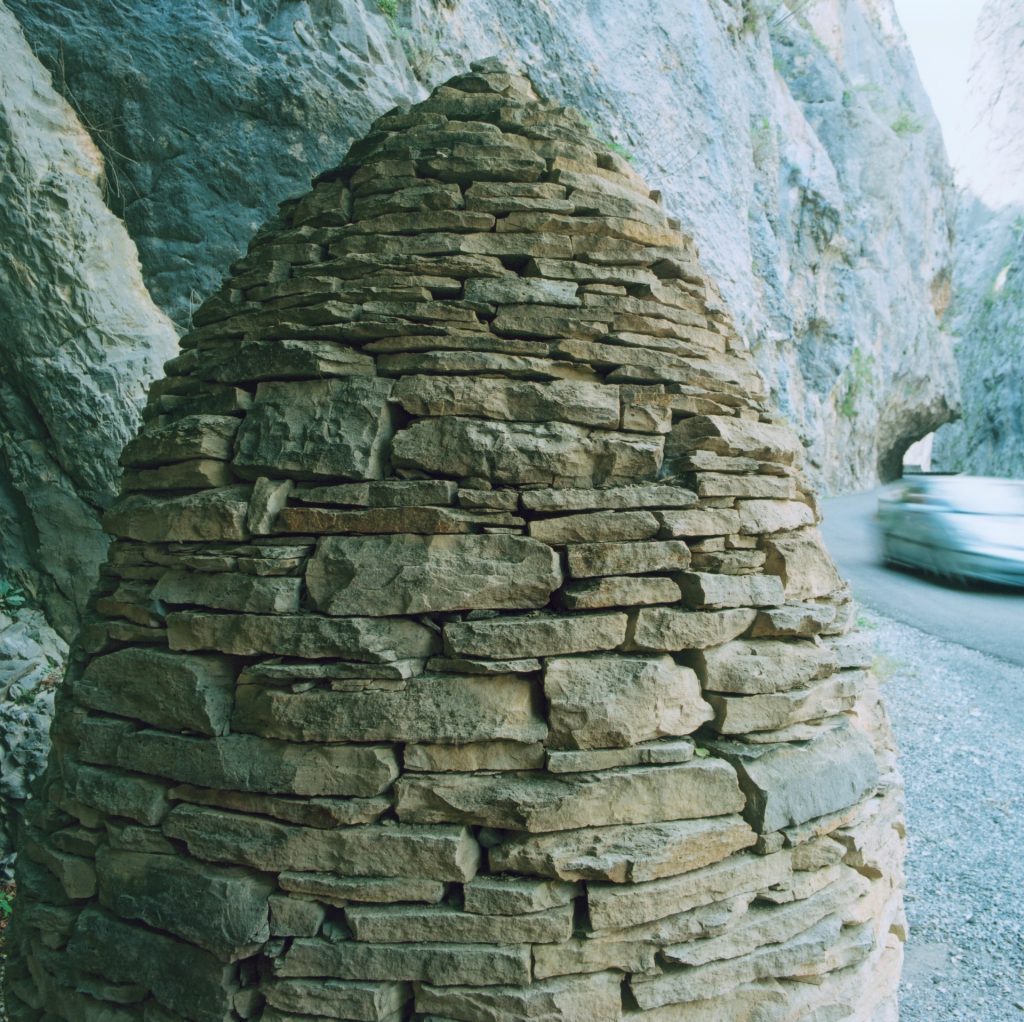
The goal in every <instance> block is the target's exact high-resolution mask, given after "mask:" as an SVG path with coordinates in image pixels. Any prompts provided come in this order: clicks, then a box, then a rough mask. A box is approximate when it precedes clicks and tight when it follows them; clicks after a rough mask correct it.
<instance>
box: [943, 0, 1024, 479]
mask: <svg viewBox="0 0 1024 1022" xmlns="http://www.w3.org/2000/svg"><path fill="white" fill-rule="evenodd" d="M1022 56H1024V11H1022V10H1021V7H1020V5H1019V4H1017V3H1013V2H1012V0H990V2H989V3H987V4H986V5H985V7H984V8H983V9H982V13H981V16H980V18H979V20H978V27H977V31H976V34H975V40H974V59H973V63H972V67H971V74H970V82H969V88H970V94H969V98H970V101H971V105H972V107H973V111H974V115H975V124H974V129H973V132H972V138H973V140H974V143H975V145H976V146H977V147H978V149H979V151H980V152H981V153H982V154H983V156H984V158H983V160H982V161H980V163H979V165H978V166H977V167H975V168H973V170H972V176H971V180H970V183H969V185H968V187H967V188H966V189H965V190H964V192H963V193H962V194H961V196H960V204H959V210H958V214H957V221H956V235H957V239H956V245H955V248H954V251H955V270H954V276H953V283H954V290H953V303H952V305H951V307H950V311H949V329H950V330H951V331H952V332H953V333H954V334H955V335H956V336H957V346H956V356H957V363H958V365H959V367H960V373H961V377H962V381H963V420H962V422H957V423H954V424H952V425H949V426H944V427H943V428H942V429H940V430H939V431H938V433H937V434H936V437H935V446H934V448H933V467H935V468H937V469H944V470H956V471H967V472H973V473H975V474H979V475H1000V476H1016V477H1024V371H1022V368H1021V366H1022V364H1024V60H1022Z"/></svg>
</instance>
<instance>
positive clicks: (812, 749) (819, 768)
mask: <svg viewBox="0 0 1024 1022" xmlns="http://www.w3.org/2000/svg"><path fill="white" fill-rule="evenodd" d="M708 745H709V747H711V748H713V749H714V751H715V753H716V754H717V755H720V756H724V757H725V758H726V759H728V760H729V762H730V763H732V764H733V765H734V766H735V767H736V770H737V772H738V773H739V776H740V785H741V787H742V788H743V791H744V793H745V794H746V796H747V809H746V812H745V815H746V818H747V820H748V821H749V822H750V825H751V826H752V827H753V828H754V829H755V830H757V831H758V832H759V833H770V832H771V831H774V830H781V829H782V828H784V827H791V826H794V825H796V824H800V823H806V822H807V821H808V820H813V819H814V818H815V817H818V816H825V815H826V814H828V813H834V812H838V811H839V810H840V809H846V808H847V807H848V806H852V805H853V804H854V803H856V802H859V801H860V800H861V799H862V798H863V797H864V796H865V795H867V794H869V793H870V792H872V791H874V789H875V788H876V787H877V785H878V767H877V765H876V763H875V753H874V749H873V748H872V746H871V741H870V739H869V738H868V737H867V735H865V734H864V733H863V732H862V731H859V730H857V729H855V728H852V727H849V726H847V727H843V728H837V729H835V730H832V731H829V732H826V733H825V734H824V735H822V736H821V737H820V738H816V739H815V740H814V741H810V742H804V743H793V744H780V745H743V744H740V743H739V742H724V741H723V742H717V741H716V742H709V743H708ZM809 777H813V778H814V779H815V781H814V783H813V784H809V783H808V780H807V779H808V778H809Z"/></svg>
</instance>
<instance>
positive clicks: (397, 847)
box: [163, 804, 480, 979]
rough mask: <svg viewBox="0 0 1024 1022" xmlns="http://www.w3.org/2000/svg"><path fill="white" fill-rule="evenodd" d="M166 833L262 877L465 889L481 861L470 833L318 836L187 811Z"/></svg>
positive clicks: (352, 830) (387, 829) (235, 816)
mask: <svg viewBox="0 0 1024 1022" xmlns="http://www.w3.org/2000/svg"><path fill="white" fill-rule="evenodd" d="M163 832H164V834H166V835H167V836H168V837H171V838H175V839H176V840H178V841H183V842H184V843H185V845H186V846H187V847H188V849H189V851H190V852H191V854H193V855H194V856H196V858H199V859H206V860H207V861H209V862H228V863H237V864H239V865H243V866H251V867H253V868H255V869H260V870H293V871H294V870H309V871H312V872H330V873H337V874H339V875H340V876H365V877H380V876H395V877H409V878H411V879H414V880H419V879H423V880H450V881H459V882H462V881H466V880H472V878H473V877H474V876H475V875H476V870H477V865H478V863H479V859H480V847H479V845H477V843H476V841H474V840H473V837H472V835H471V834H470V832H469V831H468V830H467V829H466V828H465V827H404V826H399V825H390V826H385V825H380V824H378V825H374V826H364V827H338V828H336V829H334V830H319V829H315V828H312V827H293V826H289V825H287V824H284V823H278V822H277V821H276V820H269V819H267V818H265V817H261V816H243V815H242V814H240V813H225V812H221V811H220V810H217V809H207V808H206V807H203V806H190V805H184V804H183V805H179V806H177V807H176V808H175V809H173V810H172V811H171V812H170V813H169V814H168V816H167V818H166V819H165V820H164V822H163ZM341 978H342V979H344V978H349V977H341ZM363 978H367V979H369V978H373V977H369V976H366V977H363Z"/></svg>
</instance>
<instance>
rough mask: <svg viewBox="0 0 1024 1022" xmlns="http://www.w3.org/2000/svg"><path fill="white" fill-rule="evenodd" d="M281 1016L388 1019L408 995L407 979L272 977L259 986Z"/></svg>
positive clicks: (373, 1021) (375, 1021)
mask: <svg viewBox="0 0 1024 1022" xmlns="http://www.w3.org/2000/svg"><path fill="white" fill-rule="evenodd" d="M260 992H261V993H262V994H263V995H264V996H265V997H266V999H267V1004H269V1005H270V1007H271V1008H276V1009H277V1010H278V1011H280V1012H282V1013H283V1014H282V1016H281V1017H282V1018H285V1017H291V1016H292V1015H293V1013H298V1014H299V1015H312V1016H317V1015H320V1016H324V1015H325V1013H329V1014H327V1015H326V1017H333V1018H350V1019H360V1020H366V1022H389V1020H390V1019H391V1018H393V1017H394V1015H395V1013H396V1012H399V1011H401V1009H402V1006H403V1005H405V1004H407V1003H408V1002H409V1001H410V1000H411V999H412V987H411V986H410V985H409V984H408V983H388V982H383V983H360V982H357V981H354V980H342V979H275V980H271V981H270V982H269V983H263V984H261V986H260Z"/></svg>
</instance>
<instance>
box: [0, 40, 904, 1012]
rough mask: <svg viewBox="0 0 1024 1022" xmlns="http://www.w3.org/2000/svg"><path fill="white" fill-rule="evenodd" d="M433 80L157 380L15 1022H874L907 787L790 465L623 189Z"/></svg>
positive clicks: (352, 155) (495, 83)
mask: <svg viewBox="0 0 1024 1022" xmlns="http://www.w3.org/2000/svg"><path fill="white" fill-rule="evenodd" d="M472 70H473V73H469V74H462V75H459V76H457V77H456V78H454V79H452V80H450V81H449V82H448V83H446V84H445V85H442V86H439V87H438V88H437V89H435V90H434V91H433V92H432V93H431V95H430V97H429V98H428V99H427V100H426V101H424V102H422V103H419V104H417V105H415V106H413V107H412V108H411V109H409V108H406V109H403V110H400V111H396V112H394V113H391V114H387V115H385V116H383V117H381V118H379V119H378V120H377V121H375V122H374V124H373V125H372V128H371V130H370V132H369V134H368V135H367V136H366V137H365V138H363V139H361V140H360V141H358V142H356V143H355V145H353V147H352V148H351V150H350V151H349V154H348V156H347V157H346V159H345V160H344V161H343V162H342V164H341V165H340V166H336V167H333V168H331V169H329V170H328V171H326V172H325V173H324V174H322V175H321V176H320V177H319V179H318V180H317V182H316V184H315V186H314V188H313V189H312V191H309V192H308V193H307V194H306V195H305V196H303V197H302V198H301V199H299V200H296V201H294V202H289V203H287V204H286V205H285V206H284V207H283V208H282V210H281V212H280V216H279V217H278V218H277V219H276V220H275V222H274V223H273V224H270V225H268V226H267V228H266V229H264V230H261V231H260V232H258V233H257V235H256V237H255V238H254V240H253V243H252V244H251V246H250V248H249V251H248V253H247V255H246V256H245V257H244V258H243V259H242V260H240V261H238V262H236V264H235V266H234V269H233V272H232V274H231V276H230V277H229V279H228V280H227V281H226V283H225V285H224V286H223V287H222V288H221V289H220V290H219V291H218V292H216V293H215V294H214V295H213V296H212V297H211V298H210V299H209V300H208V301H207V302H206V303H204V304H203V306H202V307H201V308H200V309H199V310H198V311H197V312H196V315H195V317H194V326H193V329H192V330H190V331H189V332H188V334H186V335H185V336H184V337H183V338H182V345H181V346H182V354H181V355H180V356H179V357H177V358H175V359H173V360H171V361H169V362H168V363H167V366H166V370H167V374H166V376H165V377H163V378H162V379H160V380H158V381H157V382H155V383H154V384H153V386H152V387H151V388H150V392H149V400H148V402H147V406H146V410H145V412H144V426H143V428H142V430H141V431H140V432H139V434H138V435H137V436H136V437H135V439H133V440H132V441H130V442H129V443H128V445H127V446H126V447H125V448H124V451H123V453H122V455H121V463H122V464H123V465H124V466H125V474H124V478H123V483H122V496H121V498H120V499H119V500H118V501H117V502H116V503H115V504H114V505H113V507H112V508H111V509H110V510H109V511H108V512H107V514H106V515H105V518H104V525H105V526H106V528H107V529H108V530H109V531H110V532H111V534H112V535H113V536H114V537H115V538H114V541H113V543H112V545H111V548H110V556H109V559H108V561H107V563H106V565H105V570H104V573H103V579H102V582H101V585H100V588H99V590H98V592H97V598H96V600H95V604H94V610H95V614H92V615H90V617H89V619H88V621H87V623H86V625H85V627H84V628H83V629H82V632H81V635H80V639H79V642H78V643H77V645H76V647H75V655H74V657H73V661H72V664H71V667H70V668H69V671H68V675H67V679H66V681H65V684H64V685H63V686H62V688H61V690H60V701H59V703H58V710H57V714H56V717H55V720H54V729H53V731H54V739H53V751H52V755H51V757H50V761H49V766H48V769H47V772H46V774H45V776H44V778H43V783H42V784H41V785H40V789H39V792H38V795H37V797H36V798H35V799H34V800H33V802H32V803H31V804H30V809H29V811H28V813H27V814H26V825H25V827H24V828H23V830H22V833H21V836H20V844H19V859H18V899H17V908H16V913H15V917H14V921H13V924H12V937H11V943H10V954H9V957H8V961H7V968H6V994H7V997H6V1003H7V1006H8V1009H9V1011H10V1013H11V1015H12V1017H14V1018H16V1019H18V1020H19V1022H57V1020H66V1022H84V1020H95V1022H100V1020H101V1019H109V1020H113V1019H117V1020H118V1022H150V1020H154V1022H155V1020H160V1022H185V1020H195V1022H241V1020H242V1019H250V1020H253V1022H256V1020H257V1019H258V1020H260V1022H290V1020H298V1019H308V1020H309V1022H316V1020H322V1022H327V1019H328V1018H334V1019H339V1020H341V1019H350V1020H351V1019H364V1020H368V1022H369V1020H374V1022H403V1020H411V1019H413V1018H416V1019H422V1018H425V1017H430V1018H436V1019H447V1020H463V1022H521V1020H523V1019H538V1020H539V1019H544V1020H547V1022H619V1020H628V1022H663V1020H666V1019H673V1020H677V1022H678V1020H684V1019H689V1020H691V1022H717V1020H721V1019H730V1020H734V1022H738V1020H740V1019H744V1018H746V1019H752V1018H754V1017H756V1018H757V1019H758V1020H760V1022H796V1020H798V1019H803V1020H810V1019H823V1018H834V1019H839V1018H842V1019H847V1020H849V1022H895V1019H896V1018H897V1014H898V1012H897V1009H896V1002H895V988H896V982H897V979H898V973H899V965H900V960H901V955H902V939H903V935H904V930H905V926H904V921H903V914H902V903H901V893H900V889H901V865H902V856H903V823H902V816H901V786H900V781H899V777H898V774H897V773H896V771H895V764H894V753H893V749H892V743H891V735H890V733H889V730H888V726H887V724H886V717H885V711H884V708H883V707H882V706H881V704H880V702H879V694H878V689H877V685H876V682H875V679H874V678H873V676H872V673H871V671H870V669H869V664H870V659H871V653H870V649H869V648H868V647H867V646H866V645H865V644H864V643H863V642H861V641H859V640H858V637H857V636H856V635H855V634H854V633H853V631H852V629H853V620H854V616H855V615H854V613H853V610H854V608H853V605H852V602H851V600H850V596H849V591H848V589H847V587H846V586H845V584H844V583H843V582H842V580H841V579H840V578H839V576H838V574H837V573H836V570H835V568H834V566H833V565H832V563H831V561H830V559H829V557H828V554H827V553H826V551H825V549H824V547H823V545H822V541H821V537H820V534H819V532H818V529H817V523H818V519H819V516H818V514H817V510H816V502H815V497H814V493H813V491H812V489H811V488H810V487H809V485H808V482H807V480H806V476H805V474H804V472H803V470H802V453H803V452H802V447H801V444H800V443H799V441H798V440H797V438H796V436H795V434H794V433H793V432H792V430H791V429H789V428H787V427H786V426H785V425H783V424H780V423H779V422H777V421H776V419H775V416H774V414H773V412H772V411H771V409H770V408H769V406H768V403H767V395H766V392H765V387H764V384H763V380H762V379H761V377H760V375H759V374H758V372H757V371H756V368H755V367H754V365H753V362H752V359H751V356H750V352H749V350H748V348H747V345H746V344H745V343H744V342H743V341H742V339H741V337H740V335H739V334H738V333H737V331H736V329H735V327H734V325H733V323H732V322H731V319H730V317H729V314H728V312H727V310H726V308H725V306H724V304H723V302H722V300H721V296H720V295H719V294H718V292H717V289H716V288H715V287H714V285H713V284H712V283H710V281H709V280H708V278H707V275H706V273H705V271H704V269H703V268H702V266H701V264H700V262H699V261H698V259H697V257H696V253H695V250H694V247H693V244H692V242H691V240H690V239H689V238H686V237H685V236H684V235H682V234H681V233H680V232H679V230H678V224H677V222H676V221H675V220H674V219H673V218H671V217H669V216H667V215H666V213H665V210H664V207H663V205H662V203H661V196H660V195H659V194H658V193H657V192H652V191H651V190H650V188H649V186H648V185H647V184H646V183H645V182H644V181H643V180H642V178H640V177H639V176H638V175H637V174H636V173H635V172H634V171H633V170H632V168H631V167H630V166H629V164H628V163H627V161H625V160H624V159H622V158H621V157H620V156H619V155H617V154H616V153H614V152H612V151H609V149H608V148H607V146H606V144H605V143H604V142H603V141H601V140H598V139H596V138H594V136H593V135H592V134H591V133H590V131H589V129H588V127H587V125H586V123H585V122H584V121H583V120H582V119H581V117H580V115H579V114H578V113H577V112H575V111H573V110H571V109H568V108H566V107H563V106H560V105H557V104H553V103H548V102H544V101H543V100H540V99H539V98H538V97H537V95H536V94H535V93H534V91H533V89H532V87H531V85H530V83H529V81H528V80H527V79H526V78H524V77H522V76H517V75H514V74H509V73H507V72H506V71H505V70H504V69H503V68H502V67H501V66H500V65H499V64H498V63H497V62H496V61H493V60H488V61H484V62H482V63H477V64H474V65H472ZM866 668H868V669H866ZM170 962H174V963H179V964H180V967H178V968H168V963H170Z"/></svg>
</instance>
